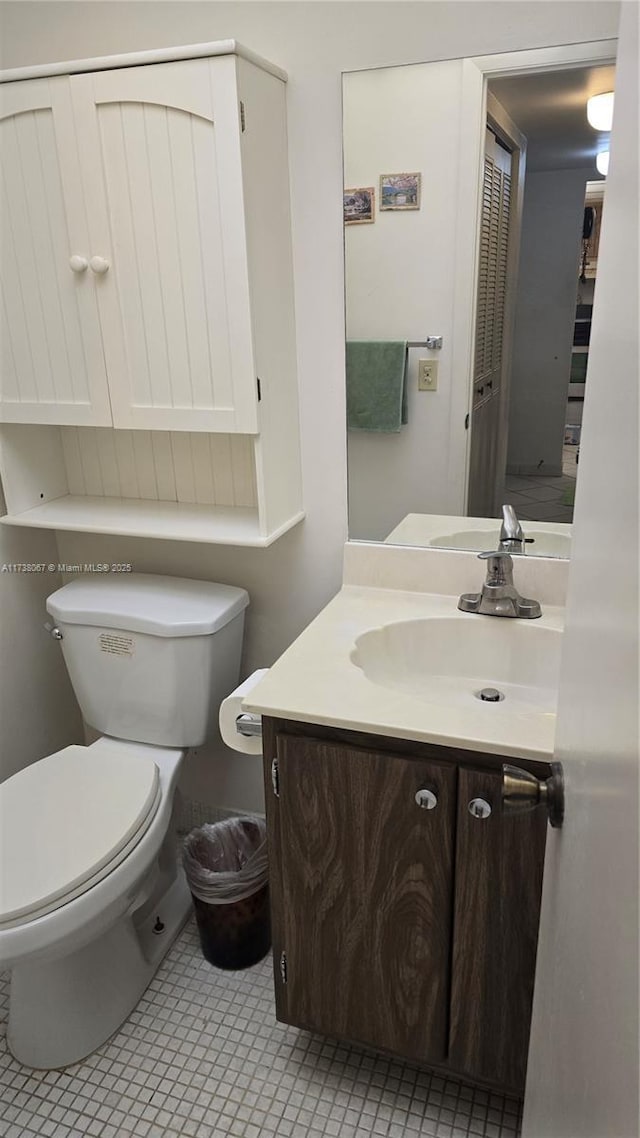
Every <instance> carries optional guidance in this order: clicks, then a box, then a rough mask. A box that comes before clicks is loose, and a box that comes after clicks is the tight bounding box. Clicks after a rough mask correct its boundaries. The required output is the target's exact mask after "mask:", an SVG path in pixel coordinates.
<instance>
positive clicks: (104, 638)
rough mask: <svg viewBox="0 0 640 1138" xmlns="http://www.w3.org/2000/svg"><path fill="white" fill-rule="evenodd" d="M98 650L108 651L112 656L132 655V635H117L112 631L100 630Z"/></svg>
mask: <svg viewBox="0 0 640 1138" xmlns="http://www.w3.org/2000/svg"><path fill="white" fill-rule="evenodd" d="M98 640H99V641H100V651H101V652H110V653H111V655H112V656H133V645H134V641H133V637H131V636H117V635H116V634H115V633H114V632H101V633H100V635H99V637H98Z"/></svg>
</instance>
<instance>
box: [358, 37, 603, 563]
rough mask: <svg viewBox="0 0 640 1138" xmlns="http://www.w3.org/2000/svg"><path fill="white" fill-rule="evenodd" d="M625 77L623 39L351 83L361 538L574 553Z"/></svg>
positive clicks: (392, 70)
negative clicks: (611, 158) (612, 142)
mask: <svg viewBox="0 0 640 1138" xmlns="http://www.w3.org/2000/svg"><path fill="white" fill-rule="evenodd" d="M614 82H615V41H606V42H604V43H599V44H583V45H573V46H567V47H566V48H553V49H548V50H546V51H530V52H517V53H511V54H509V55H500V56H493V57H492V56H485V57H483V58H482V59H474V60H470V59H457V60H450V61H445V62H438V63H426V64H410V65H407V66H401V67H388V68H381V69H375V70H370V71H361V72H350V73H346V74H344V75H343V142H344V227H345V278H346V280H345V292H346V334H347V345H346V372H347V418H348V422H347V440H348V443H347V445H348V472H349V536H350V538H351V539H352V540H365V541H385V542H389V543H392V544H402V545H421V546H422V545H434V546H441V547H444V548H461V549H472V550H487V549H495V548H497V547H498V544H499V543H500V542H501V541H502V542H505V541H509V542H510V543H511V544H510V545H509V546H505V545H503V548H510V550H511V552H516V553H526V555H528V556H532V555H534V556H535V555H538V556H551V557H568V556H569V555H570V547H571V522H572V518H573V503H574V497H575V491H576V484H577V478H578V475H579V453H580V434H581V427H582V409H583V403H584V399H585V397H588V394H587V384H586V383H585V379H586V369H587V361H588V352H589V336H590V330H591V318H592V313H593V300H594V282H595V277H596V273H597V257H598V241H599V234H600V224H601V218H602V209H603V203H604V198H605V187H606V169H607V161H608V148H609V137H610V134H609V132H610V127H611V123H610V107H611V101H612V95H611V93H612V92H613V91H614ZM594 96H608V98H603V99H600V100H595V102H594V101H593V97H594ZM596 112H597V113H596ZM593 121H595V122H596V124H597V125H595V126H594V125H593ZM505 506H509V507H510V509H506V510H505V509H504V507H505ZM518 524H519V527H520V528H518Z"/></svg>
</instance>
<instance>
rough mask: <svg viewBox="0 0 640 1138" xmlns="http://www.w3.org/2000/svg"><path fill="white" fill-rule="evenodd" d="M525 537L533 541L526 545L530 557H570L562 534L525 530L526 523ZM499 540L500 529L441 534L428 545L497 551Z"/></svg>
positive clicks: (566, 540) (568, 540)
mask: <svg viewBox="0 0 640 1138" xmlns="http://www.w3.org/2000/svg"><path fill="white" fill-rule="evenodd" d="M522 525H523V528H524V530H525V534H526V536H527V537H532V538H533V541H532V542H530V543H529V544H527V553H528V554H529V556H531V557H534V556H535V557H570V556H571V538H570V537H569V536H568V535H566V534H563V533H553V532H551V531H547V530H545V531H532V530H531V529H530V528H529V529H527V523H526V522H523V523H522ZM499 540H500V527H499V526H496V528H495V530H489V529H486V530H460V531H458V532H456V533H447V534H442V535H440V536H438V537H432V538H431V539H430V541H429V545H433V546H436V547H437V548H438V549H469V550H481V551H482V550H487V549H497V548H498V542H499Z"/></svg>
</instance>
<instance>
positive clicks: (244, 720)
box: [236, 712, 262, 736]
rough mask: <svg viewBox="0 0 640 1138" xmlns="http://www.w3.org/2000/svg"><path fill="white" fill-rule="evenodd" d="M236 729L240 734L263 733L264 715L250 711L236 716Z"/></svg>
mask: <svg viewBox="0 0 640 1138" xmlns="http://www.w3.org/2000/svg"><path fill="white" fill-rule="evenodd" d="M236 731H237V732H238V735H247V736H250V735H262V716H260V715H251V713H250V712H245V713H244V714H243V715H238V716H236Z"/></svg>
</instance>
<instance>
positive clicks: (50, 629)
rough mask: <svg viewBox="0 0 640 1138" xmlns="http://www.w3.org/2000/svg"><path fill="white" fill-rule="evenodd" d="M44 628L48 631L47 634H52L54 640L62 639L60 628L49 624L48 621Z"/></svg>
mask: <svg viewBox="0 0 640 1138" xmlns="http://www.w3.org/2000/svg"><path fill="white" fill-rule="evenodd" d="M45 628H46V630H47V632H48V633H49V635H50V636H52V637H53V639H54V640H64V637H63V635H62V633H61V631H60V629H59V628H57V627H56V626H55V625H53V624H49V621H47V623H46V624H45Z"/></svg>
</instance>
